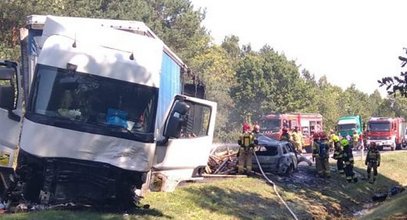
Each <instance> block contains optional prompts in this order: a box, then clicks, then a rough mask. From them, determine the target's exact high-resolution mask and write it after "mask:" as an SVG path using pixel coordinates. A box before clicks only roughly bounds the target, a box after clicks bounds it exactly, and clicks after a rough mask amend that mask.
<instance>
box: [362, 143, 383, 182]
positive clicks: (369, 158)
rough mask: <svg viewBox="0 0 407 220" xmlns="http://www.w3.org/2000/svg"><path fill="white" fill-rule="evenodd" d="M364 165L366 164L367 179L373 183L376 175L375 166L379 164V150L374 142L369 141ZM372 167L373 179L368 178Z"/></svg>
mask: <svg viewBox="0 0 407 220" xmlns="http://www.w3.org/2000/svg"><path fill="white" fill-rule="evenodd" d="M365 165H366V166H367V179H368V181H369V183H374V182H375V181H376V177H377V168H378V167H379V166H380V152H379V150H378V149H377V147H376V143H375V142H371V143H370V147H369V151H368V152H367V155H366V160H365ZM372 168H373V179H370V177H371V176H370V172H371V171H372Z"/></svg>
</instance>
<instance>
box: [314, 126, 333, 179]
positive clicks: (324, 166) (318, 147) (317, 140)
mask: <svg viewBox="0 0 407 220" xmlns="http://www.w3.org/2000/svg"><path fill="white" fill-rule="evenodd" d="M312 158H313V159H314V160H315V165H316V169H317V173H318V176H319V177H323V178H329V177H331V176H330V168H329V142H328V137H327V136H326V134H325V133H324V132H319V133H316V135H315V136H314V144H313V146H312Z"/></svg>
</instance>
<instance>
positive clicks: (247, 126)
mask: <svg viewBox="0 0 407 220" xmlns="http://www.w3.org/2000/svg"><path fill="white" fill-rule="evenodd" d="M249 131H250V125H249V124H248V123H244V124H243V132H249Z"/></svg>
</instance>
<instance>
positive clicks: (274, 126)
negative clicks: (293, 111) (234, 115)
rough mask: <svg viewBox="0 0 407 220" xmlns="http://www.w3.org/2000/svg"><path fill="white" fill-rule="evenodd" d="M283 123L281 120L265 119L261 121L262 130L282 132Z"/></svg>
mask: <svg viewBox="0 0 407 220" xmlns="http://www.w3.org/2000/svg"><path fill="white" fill-rule="evenodd" d="M280 128H281V121H280V119H264V120H262V121H261V124H260V130H261V131H262V132H264V131H273V132H277V131H280Z"/></svg>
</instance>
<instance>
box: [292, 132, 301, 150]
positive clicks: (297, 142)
mask: <svg viewBox="0 0 407 220" xmlns="http://www.w3.org/2000/svg"><path fill="white" fill-rule="evenodd" d="M291 137H292V140H293V144H294V146H295V149H296V151H297V152H298V153H300V154H301V153H302V135H301V132H300V131H299V130H298V127H295V128H294V131H293V133H292V134H291Z"/></svg>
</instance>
